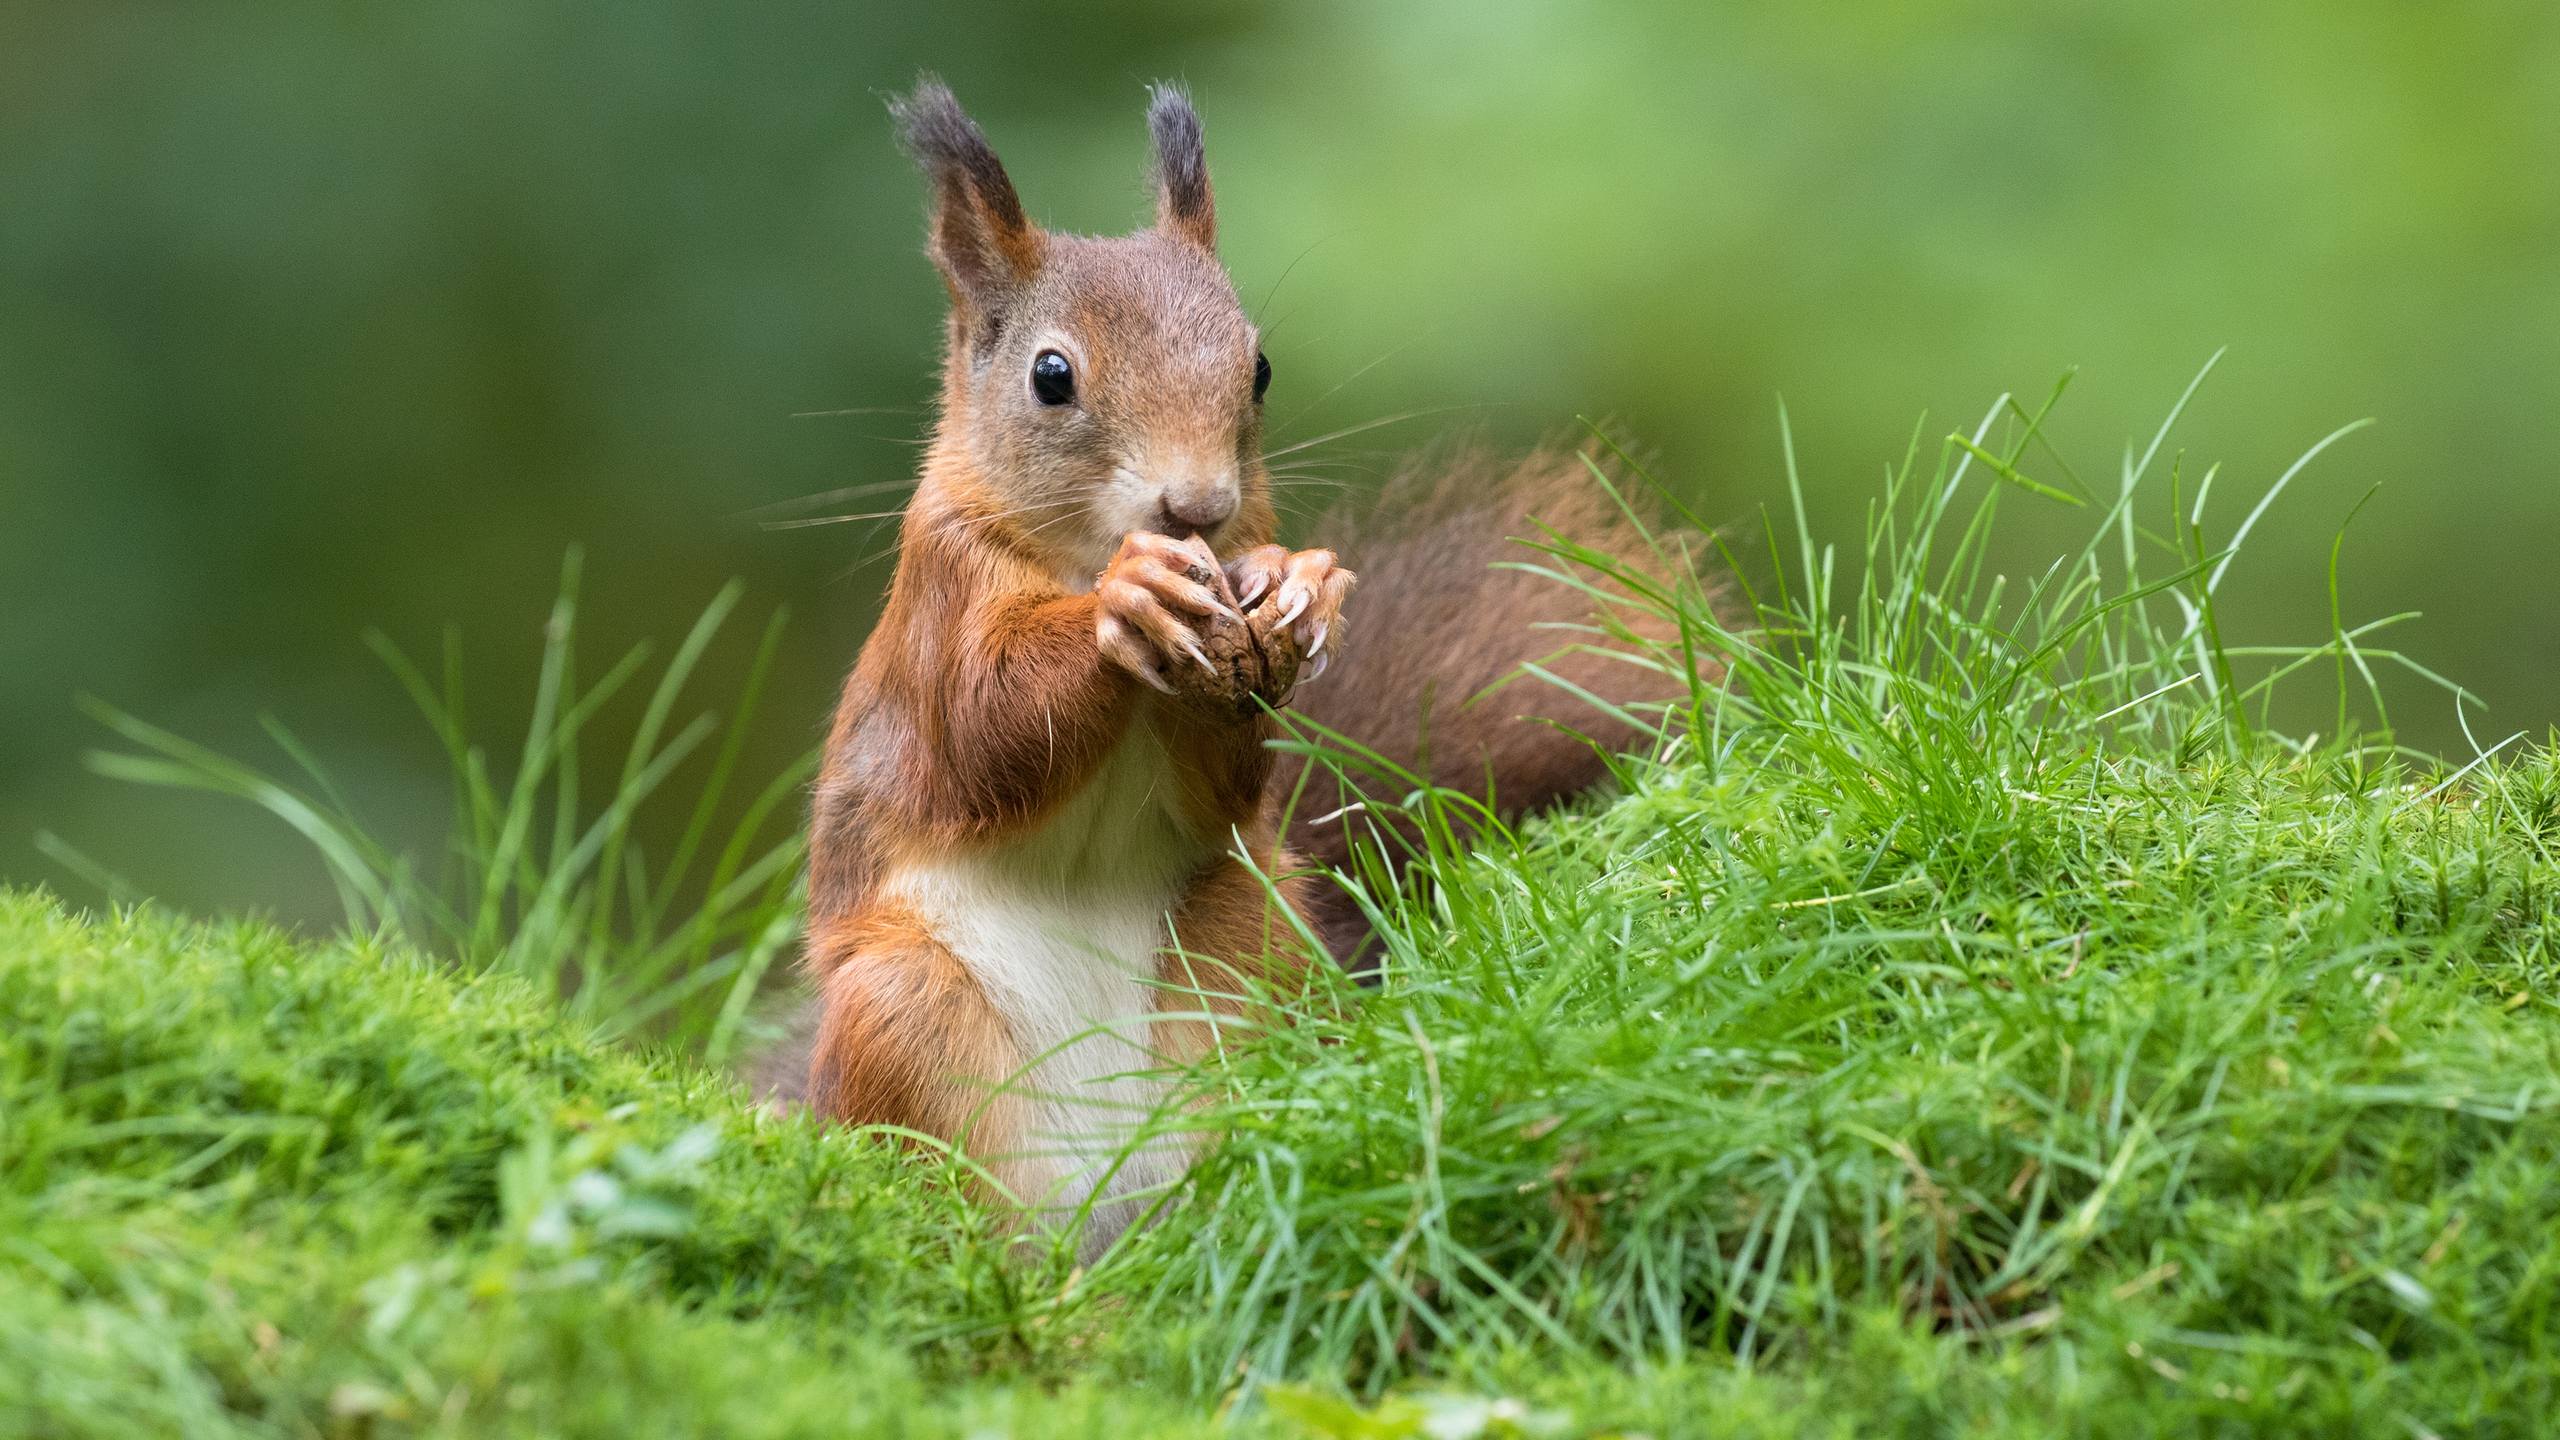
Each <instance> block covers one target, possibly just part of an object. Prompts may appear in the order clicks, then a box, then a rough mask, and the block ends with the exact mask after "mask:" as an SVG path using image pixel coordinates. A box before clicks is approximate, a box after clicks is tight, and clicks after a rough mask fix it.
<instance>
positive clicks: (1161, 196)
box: [1147, 85, 1218, 250]
mask: <svg viewBox="0 0 2560 1440" xmlns="http://www.w3.org/2000/svg"><path fill="white" fill-rule="evenodd" d="M1147 130H1148V133H1150V134H1151V135H1153V136H1154V137H1155V142H1156V228H1158V229H1160V230H1163V231H1165V232H1166V233H1168V234H1172V235H1179V236H1181V237H1182V238H1183V239H1185V240H1189V241H1190V242H1192V243H1193V244H1195V245H1198V246H1199V247H1200V248H1201V249H1203V250H1215V249H1217V248H1218V210H1217V206H1216V204H1215V203H1213V202H1212V201H1211V199H1210V197H1209V152H1208V149H1207V147H1205V146H1204V145H1203V144H1202V143H1201V140H1200V115H1199V112H1197V111H1195V110H1193V109H1192V108H1191V98H1190V97H1189V96H1187V95H1185V94H1183V93H1182V90H1181V88H1180V87H1179V86H1174V85H1158V86H1155V87H1153V89H1152V91H1151V96H1150V101H1149V103H1148V105H1147Z"/></svg>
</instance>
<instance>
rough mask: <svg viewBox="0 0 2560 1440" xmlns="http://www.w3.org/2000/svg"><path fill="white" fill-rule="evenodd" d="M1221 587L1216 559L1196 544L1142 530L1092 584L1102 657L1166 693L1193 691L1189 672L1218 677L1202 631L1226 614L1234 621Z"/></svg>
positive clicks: (1126, 541) (1125, 539) (1097, 641)
mask: <svg viewBox="0 0 2560 1440" xmlns="http://www.w3.org/2000/svg"><path fill="white" fill-rule="evenodd" d="M1217 583H1218V561H1217V557H1216V556H1215V555H1214V554H1212V553H1211V552H1210V550H1209V547H1208V546H1207V545H1206V544H1204V543H1202V542H1201V541H1199V540H1197V539H1193V540H1176V539H1174V538H1173V537H1172V536H1169V535H1155V534H1149V533H1146V532H1144V531H1139V532H1135V533H1132V534H1130V535H1128V536H1125V537H1123V538H1122V540H1121V541H1120V553H1119V554H1117V555H1114V556H1113V557H1112V558H1111V563H1110V564H1109V565H1107V566H1104V567H1103V571H1102V575H1101V578H1100V579H1098V580H1097V581H1096V582H1095V583H1094V589H1093V594H1094V599H1095V601H1096V602H1097V603H1098V606H1099V608H1098V610H1097V613H1096V615H1095V618H1094V625H1093V638H1094V643H1095V644H1096V645H1097V646H1098V647H1099V648H1100V649H1101V651H1102V658H1103V659H1104V660H1105V661H1106V662H1108V663H1110V664H1113V665H1117V666H1119V667H1120V668H1121V669H1123V670H1126V671H1128V672H1129V673H1130V674H1131V675H1133V676H1135V677H1137V678H1138V679H1139V680H1141V681H1143V682H1145V683H1146V684H1148V685H1150V686H1153V687H1154V688H1155V689H1157V690H1160V691H1163V692H1164V693H1165V694H1167V695H1171V694H1175V693H1177V689H1176V687H1177V685H1179V686H1181V687H1182V688H1191V685H1192V675H1190V674H1186V673H1185V672H1186V670H1194V671H1196V672H1197V673H1198V674H1199V675H1200V676H1201V677H1203V678H1207V677H1214V676H1216V675H1217V674H1218V673H1219V670H1218V666H1217V665H1215V664H1214V663H1213V662H1211V660H1210V659H1209V654H1208V652H1207V651H1206V650H1205V649H1203V648H1202V647H1201V638H1202V634H1203V632H1204V631H1206V630H1209V629H1210V628H1212V627H1213V626H1215V625H1216V623H1217V622H1218V620H1219V619H1220V618H1221V617H1223V618H1224V619H1225V621H1226V623H1227V624H1228V625H1230V626H1233V625H1235V624H1236V623H1237V622H1236V619H1235V615H1234V612H1233V611H1231V610H1229V609H1228V607H1227V604H1226V602H1225V601H1224V600H1222V599H1220V598H1219V595H1218V592H1217V590H1216V589H1215V588H1214V587H1215V586H1216V585H1217Z"/></svg>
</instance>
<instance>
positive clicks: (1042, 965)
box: [885, 732, 1210, 1239]
mask: <svg viewBox="0 0 2560 1440" xmlns="http://www.w3.org/2000/svg"><path fill="white" fill-rule="evenodd" d="M1165 767H1166V761H1165V758H1164V755H1163V753H1162V751H1161V750H1160V749H1159V748H1158V747H1157V746H1156V744H1155V743H1154V741H1153V740H1152V739H1151V738H1150V737H1148V736H1146V735H1145V734H1144V733H1143V732H1133V733H1132V734H1131V735H1130V737H1129V738H1127V739H1125V740H1123V741H1122V742H1121V744H1120V746H1119V747H1118V748H1117V749H1116V750H1114V751H1113V753H1112V754H1111V755H1110V756H1109V757H1108V758H1107V759H1106V760H1105V761H1104V762H1103V764H1102V766H1101V768H1100V769H1099V770H1098V771H1097V772H1096V773H1095V774H1094V776H1093V777H1092V779H1090V780H1089V781H1088V782H1086V784H1085V786H1084V787H1083V788H1082V789H1081V790H1080V791H1078V792H1077V793H1076V794H1075V795H1074V796H1072V797H1070V798H1069V799H1068V800H1067V801H1066V802H1065V803H1064V804H1062V805H1060V806H1059V807H1058V809H1057V810H1056V811H1055V812H1053V813H1052V814H1051V815H1050V816H1049V817H1048V819H1047V820H1046V821H1045V822H1044V823H1043V824H1042V825H1041V826H1040V828H1039V829H1038V830H1037V831H1036V832H1035V833H1033V834H1030V835H1028V836H1025V837H1023V838H1021V839H1019V840H1016V841H1014V842H1012V843H1010V844H1008V845H1005V846H1003V847H1001V848H999V849H995V850H992V851H985V852H980V853H978V854H974V855H969V856H963V857H956V858H953V859H950V860H946V861H942V862H939V863H936V864H933V865H930V866H922V867H916V868H912V869H909V870H906V871H904V872H902V873H901V874H900V875H898V876H897V877H896V878H895V879H893V880H892V881H891V882H890V883H889V885H888V886H887V887H885V888H886V889H887V890H888V892H889V893H891V894H894V895H896V896H897V897H898V898H900V899H902V900H904V901H905V902H906V903H907V904H908V905H909V906H911V907H912V908H913V909H914V910H915V911H916V912H917V914H918V916H919V917H920V918H921V919H923V920H924V922H925V923H926V924H927V925H928V926H929V927H930V928H931V929H932V930H933V932H934V935H935V937H936V938H937V939H939V940H940V941H941V942H942V945H943V946H944V948H946V949H948V950H949V951H950V952H951V953H952V954H953V955H954V956H956V957H957V958H958V959H959V960H960V962H961V963H962V964H963V965H965V966H967V967H968V969H969V972H970V974H971V975H972V977H973V978H975V979H976V980H977V982H978V985H979V987H980V988H981V989H982V990H983V991H984V992H985V993H986V996H987V998H988V1000H989V1001H990V1002H992V1003H993V1004H994V1005H995V1007H996V1009H997V1011H998V1012H999V1013H1001V1014H1002V1015H1003V1016H1004V1018H1005V1022H1006V1024H1007V1026H1008V1027H1009V1028H1010V1030H1011V1031H1012V1036H1013V1040H1014V1044H1015V1046H1016V1048H1017V1049H1018V1050H1019V1051H1020V1053H1021V1054H1022V1056H1023V1058H1024V1061H1025V1068H1024V1070H1023V1072H1022V1073H1020V1074H1017V1075H1014V1076H1010V1077H994V1078H996V1079H997V1080H999V1081H1000V1082H1001V1083H1004V1084H1006V1085H1007V1086H1008V1087H1009V1088H1010V1089H1011V1091H1012V1092H1013V1093H1014V1094H1017V1095H1020V1096H1022V1097H1023V1098H1025V1099H1026V1100H1028V1101H1029V1102H1030V1105H1029V1109H1030V1115H1031V1120H1030V1123H1029V1124H1028V1125H1027V1126H1026V1127H1025V1133H1024V1134H1023V1135H1022V1136H1021V1137H1020V1138H1019V1139H1018V1141H1017V1142H1016V1148H1017V1149H1018V1151H1020V1152H1021V1153H1020V1154H1018V1155H1016V1156H1013V1157H1009V1158H1010V1163H1008V1164H1006V1165H1004V1166H1003V1167H1002V1169H1003V1170H1004V1171H1005V1172H1007V1173H1008V1174H1010V1175H1012V1176H1014V1177H1017V1180H1018V1183H1020V1184H1022V1185H1024V1186H1026V1187H1027V1188H1028V1190H1029V1193H1025V1194H1022V1195H1020V1196H1019V1197H1018V1198H1019V1199H1020V1200H1022V1201H1023V1203H1025V1204H1026V1205H1029V1206H1031V1207H1033V1208H1034V1209H1037V1210H1042V1211H1047V1212H1049V1213H1052V1214H1056V1215H1065V1214H1072V1213H1073V1212H1074V1210H1075V1209H1076V1208H1077V1207H1078V1206H1080V1205H1081V1204H1083V1202H1084V1201H1085V1199H1086V1198H1087V1197H1088V1196H1089V1195H1092V1194H1093V1193H1094V1191H1095V1190H1096V1188H1097V1186H1099V1187H1100V1189H1101V1192H1102V1193H1101V1196H1100V1199H1101V1200H1103V1201H1109V1200H1112V1199H1113V1198H1114V1197H1122V1196H1127V1195H1129V1194H1130V1193H1131V1192H1133V1191H1136V1190H1140V1189H1144V1188H1148V1187H1152V1186H1155V1185H1158V1184H1161V1183H1164V1182H1168V1181H1171V1180H1173V1179H1175V1178H1177V1177H1178V1176H1179V1175H1180V1173H1181V1170H1182V1167H1183V1164H1184V1156H1183V1154H1182V1153H1181V1149H1180V1147H1178V1146H1175V1145H1171V1144H1150V1145H1147V1146H1144V1147H1140V1148H1138V1149H1137V1150H1135V1151H1133V1152H1131V1153H1129V1154H1128V1155H1127V1156H1126V1157H1125V1158H1123V1157H1122V1155H1121V1151H1122V1150H1123V1149H1124V1147H1126V1145H1127V1142H1128V1139H1129V1136H1130V1132H1131V1131H1132V1130H1133V1128H1134V1127H1136V1126H1138V1125H1140V1124H1142V1123H1143V1122H1145V1121H1146V1120H1147V1119H1148V1118H1149V1117H1150V1116H1151V1115H1153V1114H1154V1113H1155V1112H1156V1110H1157V1109H1158V1107H1159V1106H1160V1105H1161V1104H1162V1103H1163V1100H1164V1093H1163V1086H1162V1084H1161V1083H1160V1082H1158V1081H1155V1080H1151V1079H1148V1078H1146V1076H1145V1075H1144V1073H1143V1072H1146V1071H1149V1070H1153V1069H1156V1068H1159V1067H1160V1065H1161V1063H1162V1062H1161V1061H1160V1060H1159V1059H1158V1058H1157V1057H1156V1056H1155V1055H1154V1054H1153V1053H1152V1051H1151V1050H1150V1048H1149V1033H1148V1031H1149V1019H1150V1016H1151V1015H1152V1013H1153V1012H1154V1010H1155V1009H1157V1008H1158V1007H1157V999H1158V995H1159V988H1158V986H1157V984H1156V983H1155V976H1156V955H1157V952H1158V950H1159V949H1160V948H1161V947H1162V946H1163V945H1164V943H1165V929H1166V927H1165V915H1166V912H1167V911H1168V910H1170V909H1171V908H1172V907H1173V906H1174V904H1175V903H1176V901H1177V900H1178V899H1179V898H1180V895H1181V889H1182V886H1183V884H1184V882H1185V881H1186V880H1188V879H1189V878H1190V877H1191V876H1192V875H1193V874H1195V873H1196V872H1197V871H1198V869H1199V867H1200V866H1201V864H1202V863H1203V862H1204V861H1205V860H1206V859H1207V858H1208V857H1209V854H1210V851H1209V849H1208V847H1207V846H1206V845H1204V844H1203V843H1202V842H1201V841H1200V840H1199V839H1197V838H1195V837H1193V836H1191V835H1189V834H1188V833H1186V831H1185V829H1184V827H1183V825H1182V824H1181V822H1180V820H1179V819H1178V818H1177V816H1176V815H1175V813H1174V810H1173V806H1174V802H1175V796H1174V794H1173V790H1172V786H1171V782H1170V780H1169V778H1168V776H1167V773H1166V768H1165ZM1169 1008H1175V1009H1182V1008H1187V1007H1184V1006H1182V1005H1180V1004H1179V1003H1176V1004H1174V1005H1173V1006H1171V1007H1169ZM981 1158H990V1157H981ZM1115 1167H1116V1168H1115ZM1134 1207H1135V1202H1130V1201H1122V1202H1120V1204H1119V1205H1118V1206H1116V1207H1111V1208H1114V1209H1134ZM1096 1212H1097V1213H1096V1217H1095V1218H1096V1222H1097V1223H1096V1224H1095V1225H1094V1227H1093V1230H1092V1232H1090V1233H1091V1234H1093V1235H1094V1236H1095V1237H1097V1239H1100V1238H1107V1237H1108V1236H1109V1235H1111V1234H1116V1233H1117V1232H1118V1231H1119V1230H1120V1229H1121V1228H1122V1226H1123V1225H1125V1224H1126V1220H1127V1217H1126V1216H1116V1217H1115V1216H1113V1215H1111V1214H1109V1213H1106V1207H1105V1206H1103V1205H1101V1204H1097V1206H1096Z"/></svg>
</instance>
